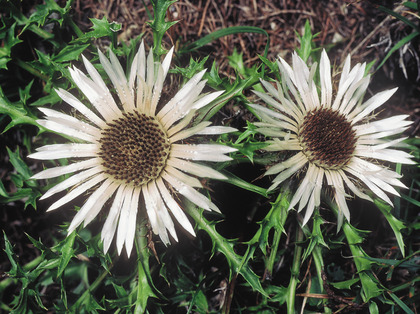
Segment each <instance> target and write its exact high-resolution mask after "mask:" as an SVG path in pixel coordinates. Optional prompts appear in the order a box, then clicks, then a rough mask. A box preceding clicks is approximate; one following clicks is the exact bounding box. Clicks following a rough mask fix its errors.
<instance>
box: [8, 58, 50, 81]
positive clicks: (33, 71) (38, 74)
mask: <svg viewBox="0 0 420 314" xmlns="http://www.w3.org/2000/svg"><path fill="white" fill-rule="evenodd" d="M15 62H16V64H17V65H18V66H20V67H21V68H22V69H24V70H26V71H28V72H29V73H31V74H32V75H34V76H36V77H39V78H40V79H41V80H43V81H45V82H46V81H48V79H50V77H49V76H47V75H45V74H42V73H41V72H39V71H38V70H37V69H35V68H34V67H32V66H30V65H29V64H28V63H26V62H23V61H22V60H20V59H18V58H16V59H15Z"/></svg>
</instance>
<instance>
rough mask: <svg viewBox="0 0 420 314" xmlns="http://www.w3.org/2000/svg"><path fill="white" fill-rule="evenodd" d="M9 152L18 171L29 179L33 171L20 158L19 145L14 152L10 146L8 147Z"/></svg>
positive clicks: (10, 158)
mask: <svg viewBox="0 0 420 314" xmlns="http://www.w3.org/2000/svg"><path fill="white" fill-rule="evenodd" d="M6 149H7V153H8V154H9V160H10V163H11V164H12V165H13V167H15V169H16V171H17V172H18V173H19V174H21V175H22V177H23V179H24V180H28V179H29V178H30V177H31V176H32V171H31V170H30V169H29V167H28V166H27V165H26V164H25V162H24V161H23V160H22V159H21V158H20V153H19V147H18V148H17V149H16V151H15V152H12V151H11V150H10V149H9V147H6Z"/></svg>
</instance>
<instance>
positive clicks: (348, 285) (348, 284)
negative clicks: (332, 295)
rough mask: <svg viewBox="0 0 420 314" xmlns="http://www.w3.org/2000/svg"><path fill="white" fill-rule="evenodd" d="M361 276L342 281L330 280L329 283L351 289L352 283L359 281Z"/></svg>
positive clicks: (336, 286)
mask: <svg viewBox="0 0 420 314" xmlns="http://www.w3.org/2000/svg"><path fill="white" fill-rule="evenodd" d="M359 281H360V278H353V279H349V280H345V281H340V282H330V283H329V284H330V285H331V286H333V287H334V288H336V289H350V288H351V286H352V285H354V284H355V283H356V282H359Z"/></svg>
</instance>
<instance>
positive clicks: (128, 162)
mask: <svg viewBox="0 0 420 314" xmlns="http://www.w3.org/2000/svg"><path fill="white" fill-rule="evenodd" d="M99 143H100V150H99V156H100V157H101V158H102V166H103V167H104V168H105V173H107V174H108V175H110V176H112V177H113V178H114V179H116V180H121V181H124V182H125V183H127V184H134V185H136V186H141V185H144V184H146V183H147V182H149V181H151V180H154V179H157V178H158V177H159V175H160V173H161V172H162V169H163V168H164V167H165V165H166V160H167V159H168V156H169V153H170V148H171V145H170V143H169V140H168V137H167V135H166V133H165V131H164V129H163V128H162V126H161V124H160V123H159V121H157V120H156V118H154V117H152V116H148V115H145V114H143V113H139V112H130V113H124V114H123V116H122V117H121V118H118V119H115V120H114V121H112V122H110V123H108V124H107V127H106V128H105V129H104V130H103V131H102V137H101V139H100V140H99Z"/></svg>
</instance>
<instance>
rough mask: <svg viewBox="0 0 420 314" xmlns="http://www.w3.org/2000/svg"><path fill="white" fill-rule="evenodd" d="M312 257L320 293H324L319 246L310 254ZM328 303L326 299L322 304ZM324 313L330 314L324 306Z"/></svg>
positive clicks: (329, 310)
mask: <svg viewBox="0 0 420 314" xmlns="http://www.w3.org/2000/svg"><path fill="white" fill-rule="evenodd" d="M312 257H313V260H314V263H315V268H316V274H317V276H318V280H319V284H320V287H321V292H322V293H324V292H325V291H324V285H323V284H322V283H323V279H322V270H323V269H324V260H323V259H322V249H321V247H320V246H319V245H317V246H315V248H314V250H313V252H312ZM327 302H328V299H323V300H322V303H323V304H326V303H327ZM324 313H331V309H330V308H328V307H326V306H324Z"/></svg>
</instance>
